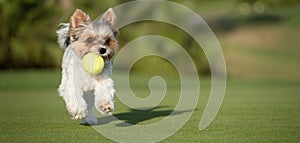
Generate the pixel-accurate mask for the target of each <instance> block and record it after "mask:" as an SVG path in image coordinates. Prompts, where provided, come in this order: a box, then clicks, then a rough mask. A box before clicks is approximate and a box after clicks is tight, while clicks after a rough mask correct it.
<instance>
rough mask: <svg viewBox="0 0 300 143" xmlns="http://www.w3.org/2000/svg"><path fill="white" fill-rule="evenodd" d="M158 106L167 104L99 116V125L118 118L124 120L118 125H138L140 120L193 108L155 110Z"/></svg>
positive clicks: (174, 113)
mask: <svg viewBox="0 0 300 143" xmlns="http://www.w3.org/2000/svg"><path fill="white" fill-rule="evenodd" d="M158 108H166V106H158V107H155V108H152V109H149V110H137V109H130V111H129V112H125V113H117V114H113V116H104V117H101V118H98V125H104V124H107V123H110V122H113V121H116V120H120V121H123V122H122V123H118V124H116V126H120V127H125V126H131V125H136V124H138V123H140V122H143V121H147V120H151V119H154V118H158V117H166V116H175V115H178V114H182V113H185V112H192V111H193V110H184V111H174V110H161V109H160V110H155V109H158Z"/></svg>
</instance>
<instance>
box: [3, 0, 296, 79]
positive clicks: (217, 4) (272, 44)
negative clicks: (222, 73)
mask: <svg viewBox="0 0 300 143" xmlns="http://www.w3.org/2000/svg"><path fill="white" fill-rule="evenodd" d="M125 2H127V1H117V0H107V1H98V0H88V1H79V0H77V1H72V0H45V1H40V0H22V1H20V0H11V1H9V0H1V1H0V16H1V21H0V26H1V31H0V34H1V35H0V44H1V45H0V69H1V70H10V69H12V70H24V69H60V63H61V57H62V53H63V50H61V49H59V48H58V46H57V43H56V34H55V31H56V30H57V28H58V24H59V23H61V22H68V20H69V17H70V15H71V14H72V12H73V11H74V9H75V8H79V9H82V10H83V11H85V12H87V13H89V14H90V15H91V16H92V17H93V18H97V17H98V16H99V15H100V14H101V13H103V12H104V11H105V10H106V9H108V8H109V7H114V6H117V5H119V4H122V3H125ZM174 2H177V3H179V4H182V5H184V6H186V7H188V8H190V9H192V10H193V11H195V12H196V13H198V14H199V15H200V16H201V17H202V18H204V20H205V21H206V22H207V23H208V24H209V26H210V27H211V28H212V30H213V31H214V32H215V34H216V36H217V38H218V40H219V42H220V44H221V46H222V48H223V51H224V54H225V58H226V64H227V72H228V75H229V77H237V78H268V79H299V78H300V75H299V74H298V73H299V71H300V66H299V63H298V61H299V56H298V53H299V48H298V43H299V40H300V39H299V36H297V35H298V34H299V28H298V27H299V23H300V18H299V14H298V13H299V1H297V0H286V1H280V0H259V1H256V0H238V1H180V0H175V1H174ZM153 27H155V28H153ZM120 32H121V35H120V37H119V42H120V48H122V46H124V45H125V44H126V43H128V42H129V41H131V40H133V39H135V38H138V37H140V36H143V35H148V34H157V35H162V36H166V37H168V38H171V39H173V40H175V41H176V42H178V43H179V44H181V45H182V46H183V47H184V48H185V49H186V50H187V51H188V52H189V53H190V55H191V56H192V58H193V59H194V61H195V63H196V65H197V68H198V72H199V74H200V75H208V74H209V73H210V71H209V66H208V64H207V61H206V57H205V55H204V54H203V52H202V50H201V47H199V45H198V44H197V43H196V42H195V41H194V40H193V39H192V38H191V37H190V36H189V35H188V34H187V33H185V32H184V31H183V30H181V29H179V28H177V27H175V26H172V25H170V24H166V23H162V22H154V21H146V22H138V23H134V24H131V25H128V26H126V27H124V28H122V29H120ZM140 63H143V64H138V63H137V64H136V65H135V66H134V67H133V69H132V71H135V72H143V73H144V72H149V73H151V72H155V71H156V70H151V69H153V66H155V65H156V64H157V63H159V64H163V65H166V67H168V62H167V61H165V60H162V59H159V58H155V57H152V58H151V60H149V58H148V59H147V58H145V59H143V60H142V62H140ZM145 63H147V64H145ZM144 65H148V66H147V67H145V66H144ZM149 65H150V66H149ZM171 71H172V70H171ZM162 74H163V73H162ZM171 75H172V74H171Z"/></svg>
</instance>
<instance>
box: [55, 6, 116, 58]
mask: <svg viewBox="0 0 300 143" xmlns="http://www.w3.org/2000/svg"><path fill="white" fill-rule="evenodd" d="M115 24H116V15H115V13H114V12H113V10H112V9H111V8H110V9H108V10H107V11H106V12H105V13H104V14H103V15H102V17H101V18H100V19H99V20H97V21H91V18H90V17H89V15H87V14H86V13H84V12H83V11H81V10H79V9H77V10H76V11H75V12H74V13H73V15H72V16H71V18H70V22H69V24H63V27H62V28H61V29H60V30H58V31H57V34H58V42H59V44H60V46H61V47H62V48H66V47H68V46H69V45H71V46H72V48H73V50H74V52H75V53H76V54H77V55H78V56H79V57H80V58H82V57H83V56H84V55H86V54H87V53H90V52H93V53H95V54H97V55H101V56H102V57H103V59H104V60H105V61H110V60H111V59H112V57H113V56H114V54H115V53H116V51H117V49H118V41H117V36H118V34H119V32H118V30H117V29H116V27H115Z"/></svg>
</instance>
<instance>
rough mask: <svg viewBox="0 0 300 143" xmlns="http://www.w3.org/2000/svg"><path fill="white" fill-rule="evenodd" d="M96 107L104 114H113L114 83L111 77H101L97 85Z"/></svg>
mask: <svg viewBox="0 0 300 143" xmlns="http://www.w3.org/2000/svg"><path fill="white" fill-rule="evenodd" d="M94 94H95V107H96V109H97V110H98V111H99V112H100V113H102V114H105V113H106V114H109V115H111V114H112V112H113V110H114V94H115V89H114V83H113V80H112V79H111V78H106V79H101V80H99V81H98V82H97V84H96V87H95V92H94Z"/></svg>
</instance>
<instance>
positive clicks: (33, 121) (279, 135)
mask: <svg viewBox="0 0 300 143" xmlns="http://www.w3.org/2000/svg"><path fill="white" fill-rule="evenodd" d="M59 78H60V73H59V72H58V71H26V72H14V71H9V72H1V73H0V79H2V82H1V83H0V115H1V116H0V142H1V143H2V142H3V143H8V142H9V143H14V142H22V143H23V142H89V143H93V142H112V141H110V140H108V139H106V138H105V137H103V136H101V135H100V134H99V133H98V132H96V131H95V130H94V129H93V128H92V127H90V126H83V125H80V121H74V120H71V119H70V117H69V116H68V114H67V112H66V109H65V106H64V102H63V101H62V99H61V98H60V97H59V96H58V95H57V93H56V88H57V86H58V83H59V81H60V79H59ZM201 81H202V83H203V84H202V85H201V87H202V89H201V91H202V94H201V98H200V100H199V103H198V106H197V110H196V111H194V112H193V115H192V117H191V118H190V119H189V121H188V122H187V124H186V125H185V126H184V127H183V128H181V129H180V130H179V131H178V132H176V133H175V134H174V135H172V136H171V137H169V138H167V139H166V140H164V141H162V142H300V135H299V132H300V104H299V101H300V96H299V95H300V90H299V86H300V82H297V81H284V82H281V81H278V80H277V81H267V80H264V81H260V80H250V81H249V80H248V81H244V80H234V79H232V80H229V81H228V85H227V92H226V95H225V99H224V102H223V104H222V107H221V109H220V111H219V113H218V115H217V117H216V118H215V120H214V121H213V122H212V124H211V125H210V126H209V127H208V128H207V129H206V130H204V131H199V130H198V124H199V120H200V117H201V114H202V112H203V107H204V106H205V103H206V100H207V96H208V95H207V94H208V93H209V88H210V86H209V80H208V79H201ZM142 82H148V81H144V80H143V79H141V78H139V77H138V76H133V77H132V78H131V83H132V86H133V88H134V91H135V92H136V94H143V93H144V94H148V93H149V92H148V86H147V85H146V84H145V86H141V85H143V84H142ZM178 87H179V86H175V85H172V86H171V87H170V88H168V92H167V96H166V99H165V100H164V101H163V103H162V104H161V105H159V107H161V108H157V109H154V110H152V111H151V110H149V111H139V110H131V109H129V108H128V107H126V106H124V105H123V104H122V103H120V101H118V100H117V101H116V102H117V103H116V105H117V109H116V111H115V113H114V115H115V116H116V117H118V118H119V119H120V120H121V121H123V122H126V123H131V124H138V125H142V124H150V123H153V122H157V121H159V120H161V119H163V118H165V117H166V116H168V114H169V113H170V112H171V111H172V108H173V107H174V105H176V103H177V98H173V97H174V96H177V95H179V88H178ZM119 94H122V93H119ZM170 95H174V96H170ZM124 128H126V127H124ZM140 142H143V141H142V140H141V141H140Z"/></svg>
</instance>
